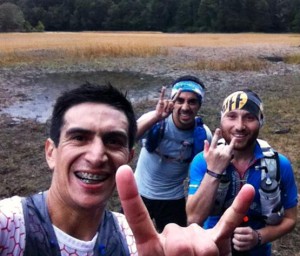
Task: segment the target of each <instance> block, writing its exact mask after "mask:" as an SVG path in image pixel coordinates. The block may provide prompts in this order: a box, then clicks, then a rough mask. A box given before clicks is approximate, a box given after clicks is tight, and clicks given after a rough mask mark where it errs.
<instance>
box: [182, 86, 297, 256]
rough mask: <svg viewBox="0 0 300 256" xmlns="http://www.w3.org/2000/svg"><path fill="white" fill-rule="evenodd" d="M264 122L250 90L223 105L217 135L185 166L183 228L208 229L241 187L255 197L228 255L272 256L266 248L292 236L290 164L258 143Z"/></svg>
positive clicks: (294, 207) (293, 200)
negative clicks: (186, 192)
mask: <svg viewBox="0 0 300 256" xmlns="http://www.w3.org/2000/svg"><path fill="white" fill-rule="evenodd" d="M263 122H264V115H263V105H262V102H261V100H260V98H259V97H258V96H257V94H255V93H254V92H252V91H250V90H241V91H237V92H234V93H232V94H230V95H229V96H228V97H227V98H226V99H225V100H224V102H223V105H222V110H221V126H220V127H221V129H216V132H215V134H214V136H213V139H212V141H211V144H210V145H208V143H206V144H205V147H204V151H203V153H200V154H198V155H197V156H196V157H195V158H194V160H193V162H192V163H191V166H190V184H189V196H188V200H187V208H186V209H187V215H188V223H197V224H199V225H204V227H205V228H211V227H213V226H214V225H215V224H216V223H217V221H218V220H219V218H220V217H221V216H222V214H223V213H224V211H225V210H226V209H228V207H230V205H231V204H232V202H233V200H234V198H235V197H236V195H237V193H238V192H239V191H240V189H241V187H242V186H243V185H244V184H246V183H248V184H251V185H252V186H253V187H254V188H255V197H254V200H253V202H252V204H251V206H250V209H249V210H248V213H247V215H246V216H245V218H244V222H243V223H242V225H241V226H240V227H237V228H236V229H235V231H234V235H233V237H232V255H249V256H256V255H264V256H269V255H271V242H272V241H274V240H276V239H278V238H280V237H281V236H283V235H285V234H287V233H289V232H291V231H292V230H293V228H294V227H295V225H296V220H297V202H298V200H297V198H298V196H297V187H296V182H295V178H294V174H293V169H292V166H291V163H290V161H289V160H288V159H287V158H286V157H285V156H284V155H282V154H279V153H278V152H276V151H275V150H274V149H273V148H271V146H270V145H269V144H268V143H267V142H266V141H263V140H260V139H258V135H259V130H260V128H261V127H262V125H263Z"/></svg>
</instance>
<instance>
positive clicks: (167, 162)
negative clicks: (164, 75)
mask: <svg viewBox="0 0 300 256" xmlns="http://www.w3.org/2000/svg"><path fill="white" fill-rule="evenodd" d="M165 90H166V88H164V87H163V88H162V91H161V95H160V99H159V101H158V103H157V105H156V109H155V110H154V111H151V112H148V113H146V114H144V115H143V116H142V117H141V118H140V119H138V121H137V122H138V133H137V138H138V139H142V142H143V143H142V144H143V147H142V149H141V153H140V156H139V159H138V163H137V167H136V171H135V178H136V181H137V185H138V190H139V193H140V195H141V196H142V199H143V201H144V203H145V205H146V206H147V209H148V211H149V213H150V216H151V218H152V219H153V220H154V221H155V224H156V227H157V229H158V230H159V231H162V230H163V228H164V226H165V225H166V224H168V223H171V222H172V223H176V224H178V225H180V226H186V213H185V194H184V180H185V179H186V178H187V175H188V166H189V163H190V162H191V160H192V159H193V157H194V155H195V154H197V153H198V152H201V151H202V150H203V146H204V140H208V141H210V140H211V137H212V135H211V132H210V130H209V128H208V127H207V126H206V125H204V124H203V122H202V119H201V118H200V117H196V116H197V113H198V111H199V110H200V107H201V104H202V101H203V98H204V90H205V87H204V85H203V83H202V82H201V81H200V80H199V79H198V78H196V77H194V76H183V77H180V78H178V79H177V80H175V81H174V82H173V84H172V92H171V99H165Z"/></svg>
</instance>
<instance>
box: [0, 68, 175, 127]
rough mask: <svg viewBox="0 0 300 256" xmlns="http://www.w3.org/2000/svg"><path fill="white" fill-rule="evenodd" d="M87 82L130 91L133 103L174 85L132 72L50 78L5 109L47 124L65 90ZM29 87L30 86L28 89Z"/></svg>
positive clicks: (46, 77) (16, 114) (50, 76)
mask: <svg viewBox="0 0 300 256" xmlns="http://www.w3.org/2000/svg"><path fill="white" fill-rule="evenodd" d="M86 81H89V82H92V83H98V84H104V83H107V82H110V83H111V84H112V85H114V86H116V87H118V88H120V89H121V90H122V91H127V95H128V97H129V99H130V100H131V101H132V102H137V101H143V100H146V99H149V98H153V97H157V96H158V91H159V89H160V88H161V86H162V85H167V84H168V83H170V81H171V80H170V79H168V78H165V77H164V78H161V77H153V76H150V75H145V74H140V73H132V72H108V71H101V72H76V73H56V74H47V75H45V76H42V77H40V78H37V79H35V80H34V81H33V82H32V81H28V83H33V85H30V88H33V89H29V90H28V91H26V95H27V96H28V99H25V100H24V101H22V102H18V103H16V104H13V105H11V106H9V107H8V108H4V109H2V112H3V113H7V114H10V115H11V116H12V117H14V119H16V120H18V119H20V118H30V119H35V120H37V121H38V122H46V121H47V119H48V118H49V117H50V116H51V111H52V106H53V104H54V101H55V99H56V98H57V97H58V96H59V95H60V94H61V92H63V91H65V90H69V89H72V88H75V87H78V86H79V85H81V84H83V83H85V82H86ZM24 86H26V85H24Z"/></svg>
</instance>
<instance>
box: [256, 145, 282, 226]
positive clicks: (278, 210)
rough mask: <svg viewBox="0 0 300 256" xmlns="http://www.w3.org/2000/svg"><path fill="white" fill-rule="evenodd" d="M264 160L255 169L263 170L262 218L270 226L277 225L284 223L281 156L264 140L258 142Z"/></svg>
mask: <svg viewBox="0 0 300 256" xmlns="http://www.w3.org/2000/svg"><path fill="white" fill-rule="evenodd" d="M258 143H259V145H260V146H261V149H262V152H263V154H264V158H262V159H261V160H260V165H259V166H255V169H259V170H261V182H260V188H259V195H260V204H261V213H262V216H263V218H264V220H265V222H266V224H268V225H277V224H279V223H280V222H281V221H282V218H283V214H284V208H283V205H282V203H281V189H280V165H279V156H278V152H276V151H275V150H274V149H273V148H271V146H270V145H269V144H268V143H267V142H266V141H263V140H258Z"/></svg>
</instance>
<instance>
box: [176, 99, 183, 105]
mask: <svg viewBox="0 0 300 256" xmlns="http://www.w3.org/2000/svg"><path fill="white" fill-rule="evenodd" d="M176 102H177V103H178V104H183V103H184V100H183V99H180V98H178V99H177V100H176Z"/></svg>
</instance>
